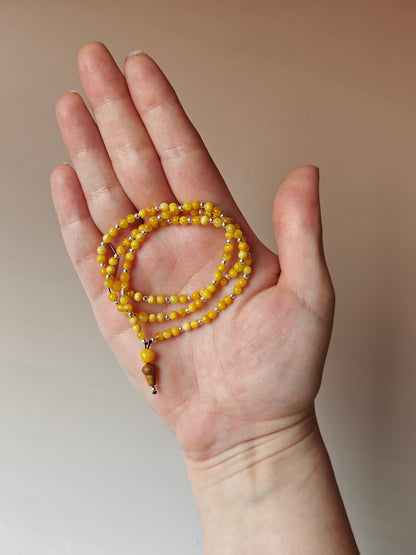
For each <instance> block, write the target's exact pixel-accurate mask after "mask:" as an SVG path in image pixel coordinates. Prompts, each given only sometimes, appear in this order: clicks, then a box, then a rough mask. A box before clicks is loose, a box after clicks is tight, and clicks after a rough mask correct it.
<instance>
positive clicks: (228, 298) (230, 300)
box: [223, 295, 233, 304]
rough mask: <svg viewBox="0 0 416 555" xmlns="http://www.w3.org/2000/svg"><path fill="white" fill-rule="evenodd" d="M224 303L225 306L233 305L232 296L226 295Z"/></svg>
mask: <svg viewBox="0 0 416 555" xmlns="http://www.w3.org/2000/svg"><path fill="white" fill-rule="evenodd" d="M223 302H224V303H225V304H231V303H232V302H233V299H232V298H231V297H230V295H225V297H224V298H223Z"/></svg>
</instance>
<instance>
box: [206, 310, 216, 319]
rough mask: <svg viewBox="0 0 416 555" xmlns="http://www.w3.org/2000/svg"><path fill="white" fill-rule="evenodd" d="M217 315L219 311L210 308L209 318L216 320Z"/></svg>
mask: <svg viewBox="0 0 416 555" xmlns="http://www.w3.org/2000/svg"><path fill="white" fill-rule="evenodd" d="M216 317H217V313H216V311H215V310H209V311H208V318H209V319H210V320H215V318H216Z"/></svg>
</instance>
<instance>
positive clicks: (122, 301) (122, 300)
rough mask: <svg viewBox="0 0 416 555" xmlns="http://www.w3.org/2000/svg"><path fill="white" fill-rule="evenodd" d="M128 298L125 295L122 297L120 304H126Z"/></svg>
mask: <svg viewBox="0 0 416 555" xmlns="http://www.w3.org/2000/svg"><path fill="white" fill-rule="evenodd" d="M128 302H129V298H128V296H127V295H123V296H122V297H121V299H120V304H128Z"/></svg>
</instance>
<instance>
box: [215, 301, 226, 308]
mask: <svg viewBox="0 0 416 555" xmlns="http://www.w3.org/2000/svg"><path fill="white" fill-rule="evenodd" d="M217 308H218V309H219V310H224V309H225V308H227V305H226V304H225V303H224V302H223V301H218V302H217Z"/></svg>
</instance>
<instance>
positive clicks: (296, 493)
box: [186, 415, 357, 555]
mask: <svg viewBox="0 0 416 555" xmlns="http://www.w3.org/2000/svg"><path fill="white" fill-rule="evenodd" d="M186 464H187V469H188V473H189V477H190V480H191V485H192V488H193V491H194V495H195V499H196V502H197V505H198V509H199V512H200V516H201V523H202V529H203V535H204V544H205V553H206V554H207V555H214V554H217V553H218V554H219V553H221V554H222V555H223V554H228V553H229V554H233V553H239V554H244V553H247V554H248V553H250V554H251V553H262V554H264V555H266V554H268V553H277V552H278V553H280V552H282V553H296V554H298V553H308V554H311V553H326V552H328V553H329V552H339V553H357V551H356V547H355V542H354V539H353V537H352V533H351V530H350V527H349V524H348V520H347V517H346V514H345V511H344V508H343V504H342V501H341V498H340V496H339V492H338V489H337V486H336V482H335V478H334V475H333V472H332V468H331V465H330V462H329V458H328V455H327V452H326V449H325V446H324V444H323V441H322V438H321V436H320V433H319V428H318V425H317V422H316V419H315V417H314V415H309V416H308V417H305V418H304V419H303V420H302V421H300V422H298V423H297V424H296V425H294V426H291V427H290V428H287V429H284V430H280V431H278V432H275V433H272V434H268V435H267V436H262V437H260V438H256V439H253V440H251V441H248V442H246V443H244V444H240V445H238V446H235V447H233V448H232V449H230V450H228V451H227V452H226V453H222V454H221V455H217V456H216V457H213V458H212V459H210V460H209V461H203V462H202V461H198V462H195V461H189V460H187V461H186ZM300 531H301V532H302V534H300V533H299V532H300Z"/></svg>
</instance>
